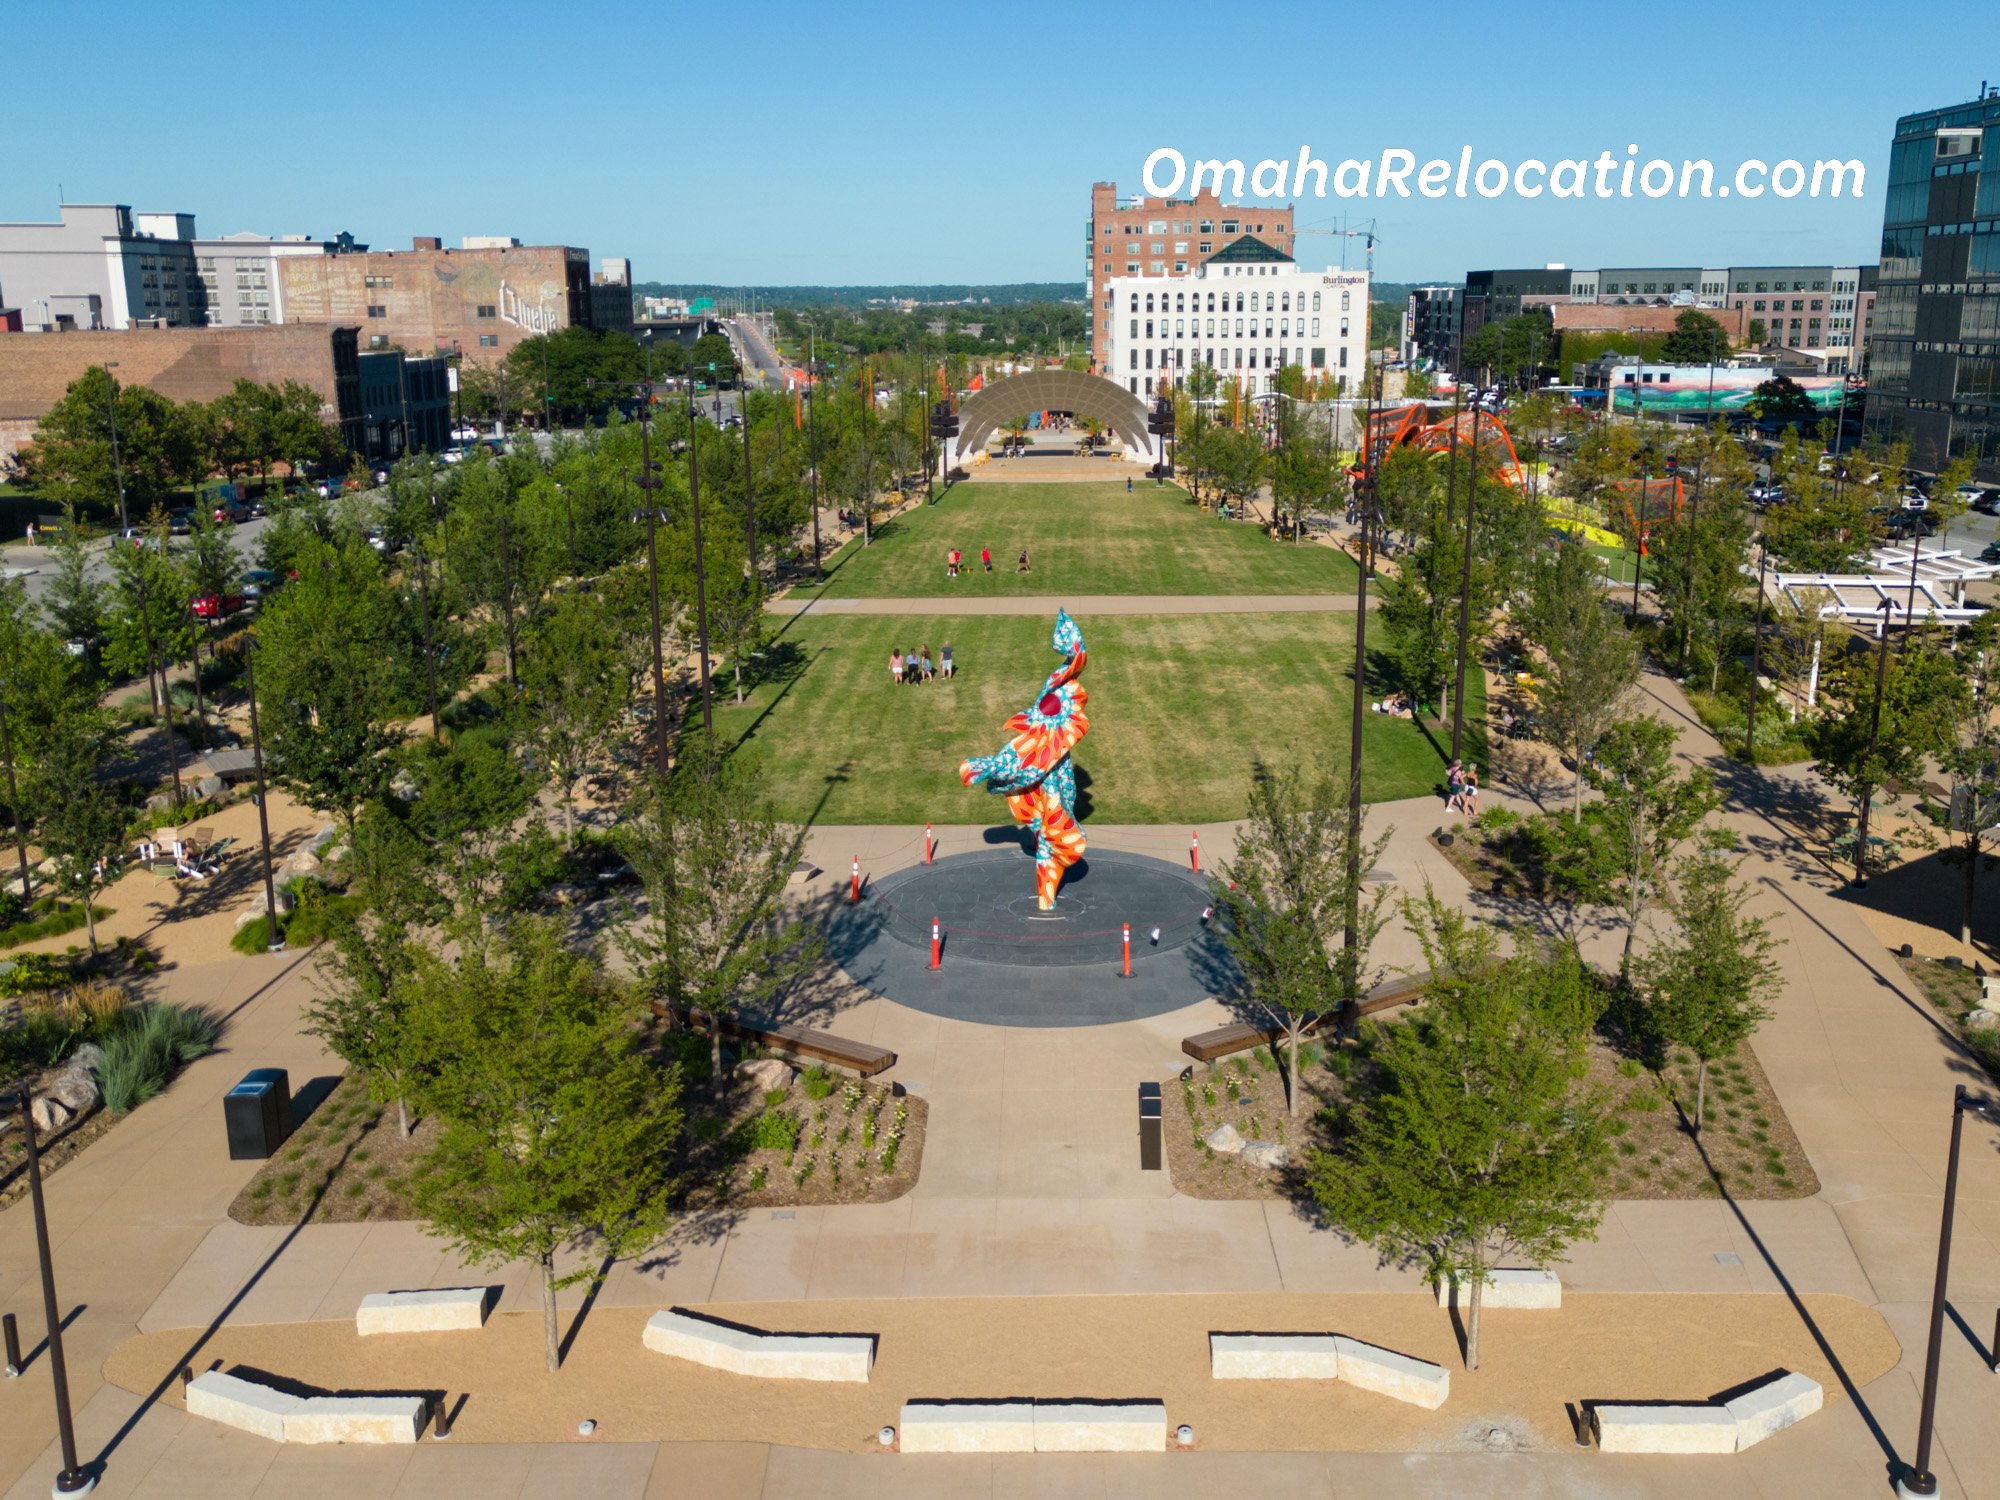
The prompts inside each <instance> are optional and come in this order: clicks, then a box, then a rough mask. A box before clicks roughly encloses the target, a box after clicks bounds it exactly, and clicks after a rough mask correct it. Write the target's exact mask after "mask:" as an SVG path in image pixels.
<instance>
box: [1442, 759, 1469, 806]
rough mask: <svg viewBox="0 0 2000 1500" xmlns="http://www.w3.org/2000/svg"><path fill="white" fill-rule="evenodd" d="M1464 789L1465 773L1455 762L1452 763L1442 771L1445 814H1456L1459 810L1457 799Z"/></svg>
mask: <svg viewBox="0 0 2000 1500" xmlns="http://www.w3.org/2000/svg"><path fill="white" fill-rule="evenodd" d="M1464 788H1465V772H1464V770H1463V769H1462V768H1461V766H1460V764H1459V763H1458V762H1457V761H1453V762H1452V763H1451V764H1450V765H1448V766H1446V767H1445V769H1444V790H1445V799H1444V810H1445V811H1446V812H1457V811H1458V810H1459V798H1460V796H1461V795H1462V793H1463V791H1464Z"/></svg>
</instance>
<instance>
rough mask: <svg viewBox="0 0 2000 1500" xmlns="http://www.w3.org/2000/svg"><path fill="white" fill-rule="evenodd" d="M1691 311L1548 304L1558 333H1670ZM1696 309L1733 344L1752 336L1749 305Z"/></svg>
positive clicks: (1588, 303)
mask: <svg viewBox="0 0 2000 1500" xmlns="http://www.w3.org/2000/svg"><path fill="white" fill-rule="evenodd" d="M1688 311H1690V309H1689V308H1687V307H1674V306H1655V305H1650V304H1646V305H1634V306H1630V307H1614V306H1610V305H1608V304H1605V303H1598V302H1584V303H1568V302H1555V303H1551V304H1550V305H1549V319H1550V321H1551V322H1552V323H1553V324H1554V325H1555V330H1556V332H1557V333H1644V334H1655V333H1657V334H1668V333H1672V332H1673V331H1674V320H1675V319H1676V318H1678V317H1679V316H1680V315H1681V314H1682V313H1684V312H1688ZM1693 311H1696V312H1699V313H1701V315H1702V316H1703V317H1707V318H1713V319H1715V321H1716V322H1718V323H1720V324H1721V325H1722V331H1723V332H1724V333H1725V334H1727V335H1728V337H1729V342H1730V343H1731V344H1732V345H1736V344H1741V343H1742V342H1743V341H1744V340H1745V339H1746V338H1747V337H1748V336H1749V328H1750V316H1751V315H1750V310H1749V309H1748V308H1747V307H1742V306H1735V307H1702V308H1695V309H1693ZM1648 347H1650V345H1649V346H1648ZM1724 352H1727V351H1724Z"/></svg>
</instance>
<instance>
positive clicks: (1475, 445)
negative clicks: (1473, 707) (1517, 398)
mask: <svg viewBox="0 0 2000 1500" xmlns="http://www.w3.org/2000/svg"><path fill="white" fill-rule="evenodd" d="M1451 448H1452V463H1453V466H1454V469H1455V468H1456V466H1457V461H1458V418H1457V416H1456V414H1454V415H1453V418H1452V429H1451ZM1478 496H1479V407H1478V406H1477V405H1475V406H1474V407H1473V408H1472V456H1471V459H1470V461H1469V462H1468V464H1467V472H1466V476H1465V568H1464V572H1463V573H1462V574H1461V575H1460V579H1459V585H1458V679H1457V681H1456V682H1455V683H1454V684H1453V685H1452V691H1451V758H1452V759H1453V760H1457V759H1458V752H1459V744H1460V741H1461V740H1462V739H1463V737H1464V734H1465V670H1466V659H1467V657H1468V656H1469V654H1470V653H1471V650H1472V644H1471V642H1472V518H1473V513H1474V511H1475V510H1476V509H1477V506H1478Z"/></svg>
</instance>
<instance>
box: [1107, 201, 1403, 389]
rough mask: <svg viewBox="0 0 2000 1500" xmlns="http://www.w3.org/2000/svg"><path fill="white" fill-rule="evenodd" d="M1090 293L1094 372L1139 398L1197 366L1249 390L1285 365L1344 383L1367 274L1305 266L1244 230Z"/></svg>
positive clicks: (1355, 374)
mask: <svg viewBox="0 0 2000 1500" xmlns="http://www.w3.org/2000/svg"><path fill="white" fill-rule="evenodd" d="M1099 296H1100V297H1101V298H1102V299H1103V305H1104V310H1105V311H1107V312H1109V313H1110V314H1111V332H1110V338H1109V340H1108V342H1107V345H1106V348H1107V355H1108V357H1107V359H1106V360H1105V365H1104V371H1103V373H1104V374H1105V375H1106V376H1107V377H1109V378H1110V379H1112V380H1117V381H1120V382H1122V383H1123V384H1124V385H1125V388H1126V389H1127V390H1129V391H1131V392H1132V393H1133V394H1135V395H1138V396H1142V397H1143V396H1151V395H1154V394H1156V393H1158V392H1159V391H1160V390H1161V389H1163V388H1170V387H1172V386H1176V385H1179V384H1180V383H1181V382H1182V381H1184V380H1186V379H1187V374H1188V371H1190V370H1192V369H1193V368H1194V367H1195V366H1197V365H1207V366H1210V367H1211V368H1212V369H1214V370H1215V372H1216V374H1217V375H1218V376H1219V377H1221V379H1222V380H1224V381H1230V380H1235V381H1239V382H1241V384H1242V388H1243V389H1244V390H1245V391H1246V392H1249V393H1252V394H1254V393H1258V392H1263V391H1271V390H1275V389H1277V379H1278V372H1279V371H1280V370H1281V369H1283V368H1284V367H1285V366H1286V365H1297V366H1298V367H1299V368H1300V369H1302V370H1303V371H1305V373H1306V375H1307V376H1308V377H1310V378H1313V379H1318V378H1320V377H1321V376H1327V377H1331V378H1332V379H1333V380H1334V381H1336V382H1339V381H1345V382H1346V388H1347V389H1349V390H1352V389H1354V388H1355V386H1356V384H1357V383H1358V382H1359V380H1360V379H1361V372H1362V370H1363V368H1364V367H1365V365H1366V355H1367V348H1368V273H1367V272H1366V271H1336V270H1332V269H1328V270H1325V271H1308V270H1305V269H1303V268H1301V267H1300V266H1299V265H1298V263H1297V262H1296V261H1294V260H1293V259H1292V258H1291V257H1290V256H1289V255H1285V254H1282V253H1280V252H1279V251H1276V250H1273V249H1272V248H1271V247H1270V246H1269V245H1266V244H1264V243H1263V242H1262V241H1261V240H1258V239H1256V238H1254V237H1253V236H1250V235H1244V236H1243V237H1242V238H1240V239H1238V240H1235V241H1233V242H1231V243H1230V244H1228V245H1226V246H1224V247H1223V248H1222V249H1221V250H1219V251H1217V252H1216V253H1215V254H1214V255H1213V256H1211V257H1210V258H1209V259H1208V260H1207V261H1205V262H1204V263H1203V264H1201V265H1199V266H1197V267H1196V268H1195V269H1194V270H1193V271H1191V272H1189V273H1188V274H1187V275H1185V276H1165V277H1162V276H1121V277H1115V278H1113V279H1111V280H1108V281H1105V282H1103V283H1101V284H1100V291H1099Z"/></svg>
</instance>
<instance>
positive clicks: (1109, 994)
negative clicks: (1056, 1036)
mask: <svg viewBox="0 0 2000 1500" xmlns="http://www.w3.org/2000/svg"><path fill="white" fill-rule="evenodd" d="M1209 905H1210V896H1209V890H1208V884H1207V881H1206V880H1205V879H1204V878H1203V877H1201V876H1199V875H1196V874H1194V873H1192V872H1191V871H1189V870H1185V869H1182V868H1181V867H1180V866H1178V865H1174V864H1170V863H1168V862H1167V861H1165V860H1160V859H1149V858H1147V857H1146V856H1144V855H1139V854H1125V853H1121V852H1119V851H1116V850H1106V851H1103V852H1101V853H1093V854H1089V855H1087V856H1086V857H1085V858H1084V859H1082V860H1081V861H1079V862H1078V863H1077V864H1076V865H1074V866H1073V867H1071V869H1070V870H1069V872H1068V873H1067V875H1066V876H1065V877H1064V880H1063V885H1062V891H1061V893H1060V895H1059V896H1058V897H1057V899H1056V906H1055V910H1053V911H1047V912H1045V911H1042V910H1040V909H1039V908H1038V907H1037V906H1036V904H1035V870H1034V861H1033V859H1032V858H1031V857H1030V856H1029V854H1028V853H1027V852H1026V850H1025V849H1024V848H1023V847H1022V846H1021V844H1019V843H1017V842H1015V840H1014V839H1013V838H1012V837H1008V838H1007V839H1006V842H1005V843H1004V844H1003V845H1002V846H1001V847H999V848H996V849H993V850H990V851H982V852H980V853H977V854H960V855H953V856H951V857H948V858H945V859H940V860H938V861H937V862H936V863H935V864H929V865H915V866H912V867H911V868H909V869H905V870H898V871H896V872H895V873H894V874H892V875H887V876H884V877H883V878H882V879H881V880H880V881H877V882H872V883H871V884H869V885H868V886H867V887H866V888H865V889H864V890H863V892H862V899H861V902H860V904H859V905H858V906H850V907H845V908H843V909H842V910H841V912H840V914H839V915H838V916H837V917H836V918H835V920H834V921H833V922H832V923H831V924H830V928H829V933H828V941H829V944H830V946H831V949H832V952H833V956H834V958H835V959H836V960H837V961H838V962H839V963H840V965H841V966H842V967H843V968H845V969H846V970H847V972H848V973H849V974H851V975H852V976H853V977H854V978H855V979H856V980H857V981H858V982H860V983H861V984H862V985H864V986H866V987H867V988H869V989H871V990H873V991H875V992H876V993H877V994H879V995H882V996H883V997H885V998H886V999H890V1000H893V1001H895V1002H896V1003H897V1004H899V1005H907V1006H909V1007H911V1008H912V1009H913V1010H921V1011H926V1012H929V1013H930V1014H932V1015H939V1016H950V1017H952V1018H953V1019H955V1020H961V1021H980V1022H985V1023H988V1024H991V1025H995V1026H1100V1025H1107V1024H1109V1023H1111V1022H1114V1021H1129V1020H1133V1019H1136V1018H1139V1017H1143V1016H1154V1015H1160V1014H1163V1013H1165V1012H1167V1011H1172V1010H1179V1009H1181V1008H1182V1007H1184V1006H1188V1005H1194V1004H1197V1003H1198V1002H1200V1001H1202V1000H1205V999H1207V998H1208V997H1209V996H1211V995H1217V994H1227V993H1229V992H1230V991H1231V990H1233V989H1234V988H1235V986H1236V984H1237V980H1238V975H1237V970H1236V966H1235V964H1234V962H1233V961H1232V960H1231V959H1230V957H1229V955H1228V952H1227V949H1226V947H1225V945H1224V944H1223V942H1222V940H1221V937H1220V935H1219V934H1218V933H1217V932H1216V931H1215V930H1214V928H1213V924H1212V923H1211V922H1210V921H1209V919H1208V918H1207V917H1206V916H1204V913H1205V912H1206V911H1207V910H1208V908H1209ZM933 921H935V922H936V923H937V924H938V927H939V929H940V933H941V938H942V949H943V967H942V968H940V969H937V970H933V969H932V968H931V967H930V958H931V924H932V922H933ZM1127 924H1130V926H1131V929H1132V977H1131V978H1130V979H1127V978H1125V977H1124V976H1123V974H1122V942H1123V932H1124V928H1125V926H1126V925H1127ZM1155 933H1157V934H1158V936H1157V937H1155Z"/></svg>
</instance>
